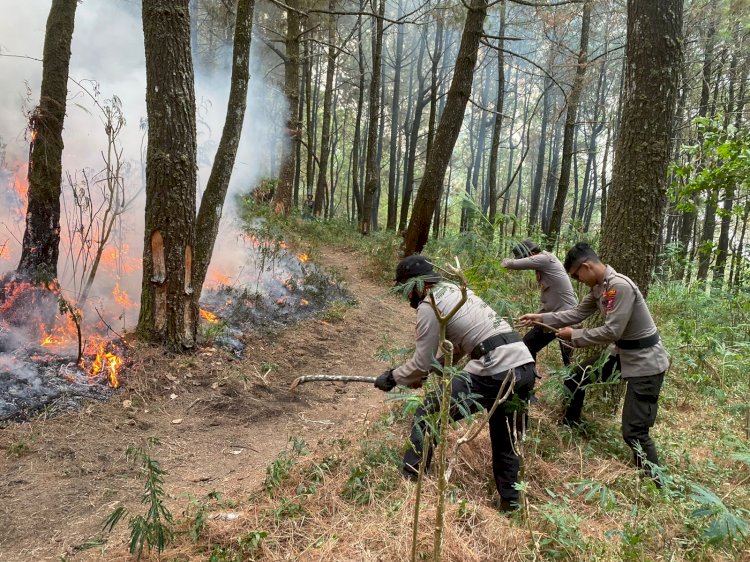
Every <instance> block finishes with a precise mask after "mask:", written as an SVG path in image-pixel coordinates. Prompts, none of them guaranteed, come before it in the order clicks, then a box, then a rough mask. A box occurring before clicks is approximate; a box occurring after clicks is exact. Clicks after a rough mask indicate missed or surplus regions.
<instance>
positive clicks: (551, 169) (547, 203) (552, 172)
mask: <svg viewBox="0 0 750 562" xmlns="http://www.w3.org/2000/svg"><path fill="white" fill-rule="evenodd" d="M564 126H565V124H564V123H563V124H560V123H556V124H555V136H554V139H553V140H552V150H550V153H549V162H548V164H547V181H546V183H545V186H544V197H543V198H542V201H543V204H542V217H541V222H542V230H543V231H544V233H545V234H549V223H550V222H549V220H550V215H551V214H552V206H553V205H554V203H555V186H556V185H557V182H558V179H559V176H558V175H557V166H558V165H559V163H560V143H561V142H562V133H563V128H564Z"/></svg>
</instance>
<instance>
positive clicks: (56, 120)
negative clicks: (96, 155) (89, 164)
mask: <svg viewBox="0 0 750 562" xmlns="http://www.w3.org/2000/svg"><path fill="white" fill-rule="evenodd" d="M77 6H78V0H53V2H52V6H51V7H50V11H49V16H48V17H47V29H46V32H45V35H44V54H43V55H42V56H43V59H42V86H41V89H40V92H39V105H38V106H37V108H36V109H35V110H34V112H33V113H32V115H31V118H30V120H29V129H30V131H31V147H30V148H29V193H28V206H27V208H26V229H25V231H24V234H23V246H22V248H21V260H20V262H19V263H18V268H17V270H18V272H19V273H20V274H22V275H24V276H28V277H29V278H31V279H35V280H38V281H51V280H52V279H54V278H56V277H57V259H58V257H59V255H60V194H61V182H62V151H63V139H62V131H63V122H64V120H65V106H66V99H67V96H68V69H69V66H70V43H71V41H72V40H73V27H74V24H75V15H76V7H77Z"/></svg>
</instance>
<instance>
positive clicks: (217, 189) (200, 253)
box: [193, 0, 297, 306]
mask: <svg viewBox="0 0 750 562" xmlns="http://www.w3.org/2000/svg"><path fill="white" fill-rule="evenodd" d="M254 8H255V0H239V2H238V3H237V16H236V17H237V21H236V22H235V31H234V48H233V54H232V59H233V60H232V78H231V85H230V89H229V99H228V100H227V113H226V116H225V120H224V129H223V130H222V132H221V140H220V141H219V146H218V148H217V150H216V157H215V158H214V163H213V166H212V167H211V174H210V175H209V177H208V182H207V183H206V190H205V191H204V192H203V197H201V204H200V209H199V211H198V217H197V218H196V227H195V229H196V240H195V257H194V262H195V270H194V273H193V286H194V287H195V288H196V291H195V298H196V306H197V305H198V302H197V301H198V300H199V299H200V293H201V288H202V287H203V282H204V281H205V279H206V273H207V272H208V266H209V265H210V263H211V256H212V255H213V251H214V245H215V244H216V236H217V235H218V232H219V223H220V222H221V216H222V209H223V207H224V201H225V200H226V196H227V191H228V189H229V180H230V179H231V177H232V170H233V168H234V162H235V159H236V157H237V148H238V146H239V144H240V137H241V136H242V125H243V123H244V121H245V109H246V108H247V89H248V83H249V81H250V41H251V39H252V30H253V12H254ZM296 112H297V111H296V105H295V106H294V107H293V108H292V109H291V115H295V114H296ZM290 158H291V160H292V163H293V162H294V152H290ZM293 181H294V170H293V169H292V175H291V177H290V182H289V184H288V188H289V193H288V196H289V204H290V205H291V188H292V182H293Z"/></svg>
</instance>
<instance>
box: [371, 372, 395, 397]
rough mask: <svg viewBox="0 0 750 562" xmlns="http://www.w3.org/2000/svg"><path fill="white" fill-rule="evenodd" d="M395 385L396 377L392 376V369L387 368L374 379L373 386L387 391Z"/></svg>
mask: <svg viewBox="0 0 750 562" xmlns="http://www.w3.org/2000/svg"><path fill="white" fill-rule="evenodd" d="M395 387H396V379H394V378H393V369H388V370H387V371H385V372H384V373H383V374H382V375H380V376H379V377H378V378H376V379H375V388H379V389H380V390H382V391H383V392H389V391H391V390H393V389H394V388H395Z"/></svg>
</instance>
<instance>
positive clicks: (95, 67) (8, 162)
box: [0, 0, 282, 325]
mask: <svg viewBox="0 0 750 562" xmlns="http://www.w3.org/2000/svg"><path fill="white" fill-rule="evenodd" d="M50 3H51V2H50V1H49V0H46V1H43V0H0V13H2V14H3V17H2V18H0V55H2V56H0V76H2V77H3V79H2V82H0V248H2V246H3V244H4V243H6V242H7V245H6V248H5V250H4V252H3V254H2V255H1V256H0V273H2V272H4V271H8V270H12V269H14V268H15V267H16V265H17V264H18V259H19V257H20V240H21V239H22V237H23V230H24V212H25V211H24V209H23V208H22V200H23V198H22V197H20V196H19V195H18V194H17V190H18V189H19V188H20V189H23V188H24V187H25V185H26V165H27V162H28V150H29V145H28V141H27V139H26V112H28V111H30V110H31V109H33V107H34V106H35V105H36V103H37V101H38V97H39V87H40V83H41V72H42V64H41V62H40V61H38V60H32V59H41V57H42V51H43V46H44V33H45V25H46V19H47V15H48V13H49V8H50ZM140 11H141V10H140V2H137V1H135V0H85V1H84V2H82V3H81V4H80V5H79V6H78V9H77V12H76V22H75V31H74V34H73V44H72V57H71V61H70V77H71V80H70V81H69V83H68V104H67V114H66V120H65V128H64V131H63V141H64V143H65V149H64V152H63V188H64V190H66V188H67V187H68V186H67V183H68V182H67V180H66V173H69V174H70V175H71V176H72V177H73V178H74V179H80V177H81V171H82V170H84V169H85V170H89V171H90V173H93V172H94V171H100V170H101V169H102V168H103V160H102V156H101V152H102V151H103V150H104V149H106V143H107V137H106V134H105V132H104V127H103V121H102V115H101V112H100V110H98V109H97V108H96V105H95V104H94V103H93V101H92V99H91V97H90V96H89V95H88V94H86V93H85V92H84V91H83V90H82V88H81V87H80V86H79V85H78V84H81V85H82V86H83V87H85V88H86V89H87V90H88V91H89V92H90V93H94V90H95V85H96V90H97V91H98V101H99V103H100V104H104V102H105V101H106V100H109V99H111V98H112V97H113V96H117V97H118V98H119V99H120V100H121V102H122V111H123V114H124V117H125V120H126V125H125V127H124V128H123V130H122V133H121V136H120V142H121V144H122V148H123V160H124V161H125V162H126V164H127V166H126V170H125V174H124V175H125V185H126V191H127V193H128V194H129V196H132V195H134V194H136V193H140V195H141V196H140V197H139V198H138V199H136V201H135V203H134V205H133V206H132V207H131V208H130V209H129V210H128V211H127V212H126V213H125V215H124V216H123V221H122V229H121V232H118V233H117V236H118V237H119V242H120V244H122V246H121V247H122V249H123V253H122V254H121V255H120V267H114V266H112V267H109V269H108V267H107V264H106V263H105V267H104V271H103V272H102V274H100V275H98V276H97V294H98V295H99V297H100V298H102V299H105V302H106V299H108V300H109V305H110V306H111V305H112V304H113V302H112V297H111V292H112V290H113V289H114V287H115V285H116V284H117V285H118V286H119V288H120V289H121V290H125V291H127V294H128V296H129V298H130V300H131V301H132V302H133V303H137V302H138V300H139V293H140V283H141V272H140V266H139V265H138V264H139V260H140V257H141V255H142V247H143V218H144V209H143V202H144V200H145V197H143V182H144V179H145V170H144V168H143V166H145V162H144V161H143V158H142V155H143V156H144V157H145V144H146V131H145V128H143V127H142V124H145V122H146V103H145V87H146V84H145V81H146V78H145V60H144V52H143V30H142V24H141V14H140ZM252 45H253V49H252V54H251V75H252V78H251V80H250V91H249V94H248V108H247V113H246V116H245V126H244V129H243V133H242V142H241V144H240V148H239V152H238V155H237V162H236V164H235V170H234V173H233V177H232V182H231V184H230V192H229V195H228V197H227V205H226V206H225V211H224V218H223V220H222V229H221V232H220V237H222V238H221V239H220V240H219V241H217V246H216V247H217V249H218V248H220V249H221V251H220V252H218V251H217V253H216V254H217V255H215V258H214V260H213V262H212V269H213V270H215V271H216V270H220V271H221V274H222V276H226V277H229V278H230V279H232V278H233V277H236V276H237V275H238V272H239V271H241V270H242V267H243V264H242V261H243V260H245V259H246V256H245V252H246V250H245V247H244V241H243V240H242V238H241V237H240V236H238V235H237V233H236V230H235V229H233V228H232V222H233V220H232V218H233V216H234V213H233V212H232V209H231V207H232V203H233V199H234V197H233V194H236V193H239V192H244V191H248V190H250V189H252V188H254V187H255V185H256V183H257V181H258V179H259V178H260V177H262V176H264V175H268V174H269V173H270V172H271V170H270V169H269V162H270V158H269V151H270V150H273V145H274V144H275V143H273V142H271V141H272V140H273V139H275V138H277V135H278V131H279V129H280V126H281V124H282V118H281V117H280V115H281V112H280V111H276V112H274V111H271V110H270V108H273V107H277V108H280V107H281V103H282V102H281V100H280V92H279V89H278V87H274V86H272V85H270V84H268V83H267V82H266V81H264V77H266V75H267V73H268V69H267V68H261V61H260V60H259V56H258V45H259V42H258V41H257V40H256V39H255V38H254V39H253V43H252ZM9 55H12V56H9ZM227 55H228V56H230V55H231V53H227ZM23 57H31V58H23ZM229 81H230V76H229V65H228V64H227V65H223V69H222V70H217V71H215V72H213V73H212V74H211V76H210V77H209V76H204V75H201V74H200V73H198V72H197V73H196V97H197V100H198V105H199V108H198V135H199V136H198V146H199V155H198V164H199V180H198V193H199V196H200V193H201V192H202V189H203V187H204V186H205V182H206V180H207V178H208V174H209V172H210V167H211V164H212V163H213V157H214V152H215V150H216V146H217V144H218V142H219V138H220V136H221V130H222V127H223V123H224V113H225V111H226V101H227V96H228V91H229ZM76 82H77V83H78V84H76ZM66 191H69V189H68V190H66ZM71 199H72V198H71V196H70V193H66V197H65V199H64V202H63V205H64V206H67V207H68V208H70V207H71ZM64 215H65V211H64V210H63V217H62V221H65V216H64ZM61 236H62V239H63V244H62V246H61V250H60V262H59V265H58V271H59V273H60V281H61V284H62V286H63V289H64V291H65V292H66V293H70V292H71V291H72V290H73V287H74V283H73V277H74V275H73V274H74V271H73V268H72V267H71V260H70V257H69V254H68V252H67V250H66V244H67V241H66V238H68V234H67V229H66V225H65V224H63V225H62V235H61ZM117 241H118V240H115V239H113V240H111V241H110V245H112V248H113V250H112V251H114V245H113V244H116V243H117ZM125 249H126V251H127V253H125ZM219 254H220V255H219ZM123 264H124V265H123ZM134 266H137V270H135V271H128V270H130V269H133V267H134ZM79 275H80V273H79ZM210 278H211V272H209V279H210ZM137 312H138V311H137V306H134V307H132V308H131V309H130V310H128V311H124V314H125V316H126V319H127V321H125V320H124V321H123V323H127V324H128V325H132V324H133V323H134V321H135V320H136V319H137Z"/></svg>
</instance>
